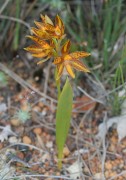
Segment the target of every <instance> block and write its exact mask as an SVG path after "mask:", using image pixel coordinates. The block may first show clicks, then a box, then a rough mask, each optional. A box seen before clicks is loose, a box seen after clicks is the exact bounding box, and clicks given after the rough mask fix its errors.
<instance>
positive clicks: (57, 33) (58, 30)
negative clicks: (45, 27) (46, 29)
mask: <svg viewBox="0 0 126 180" xmlns="http://www.w3.org/2000/svg"><path fill="white" fill-rule="evenodd" d="M55 34H56V36H61V35H62V34H61V29H60V28H59V26H56V27H55Z"/></svg>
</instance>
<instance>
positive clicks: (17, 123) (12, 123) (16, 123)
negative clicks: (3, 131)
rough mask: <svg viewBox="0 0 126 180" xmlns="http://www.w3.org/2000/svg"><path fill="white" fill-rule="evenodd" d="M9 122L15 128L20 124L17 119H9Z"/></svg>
mask: <svg viewBox="0 0 126 180" xmlns="http://www.w3.org/2000/svg"><path fill="white" fill-rule="evenodd" d="M10 122H11V125H13V126H15V127H17V126H19V125H20V124H21V122H20V120H19V119H11V120H10Z"/></svg>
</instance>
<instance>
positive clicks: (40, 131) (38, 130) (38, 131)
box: [33, 127, 42, 135]
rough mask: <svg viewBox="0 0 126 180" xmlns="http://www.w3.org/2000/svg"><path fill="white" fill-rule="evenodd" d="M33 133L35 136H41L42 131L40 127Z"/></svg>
mask: <svg viewBox="0 0 126 180" xmlns="http://www.w3.org/2000/svg"><path fill="white" fill-rule="evenodd" d="M33 132H34V133H35V134H38V135H40V134H41V133H42V129H41V128H39V127H38V128H35V129H34V130H33Z"/></svg>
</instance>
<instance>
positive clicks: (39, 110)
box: [33, 106, 41, 112]
mask: <svg viewBox="0 0 126 180" xmlns="http://www.w3.org/2000/svg"><path fill="white" fill-rule="evenodd" d="M33 110H34V111H36V112H41V108H40V107H39V106H34V107H33Z"/></svg>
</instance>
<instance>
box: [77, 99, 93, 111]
mask: <svg viewBox="0 0 126 180" xmlns="http://www.w3.org/2000/svg"><path fill="white" fill-rule="evenodd" d="M76 101H78V102H77V103H76V104H74V108H75V109H79V110H81V111H88V110H90V109H93V108H95V106H96V102H94V101H92V99H91V98H89V97H88V96H82V97H78V98H77V99H76Z"/></svg>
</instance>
